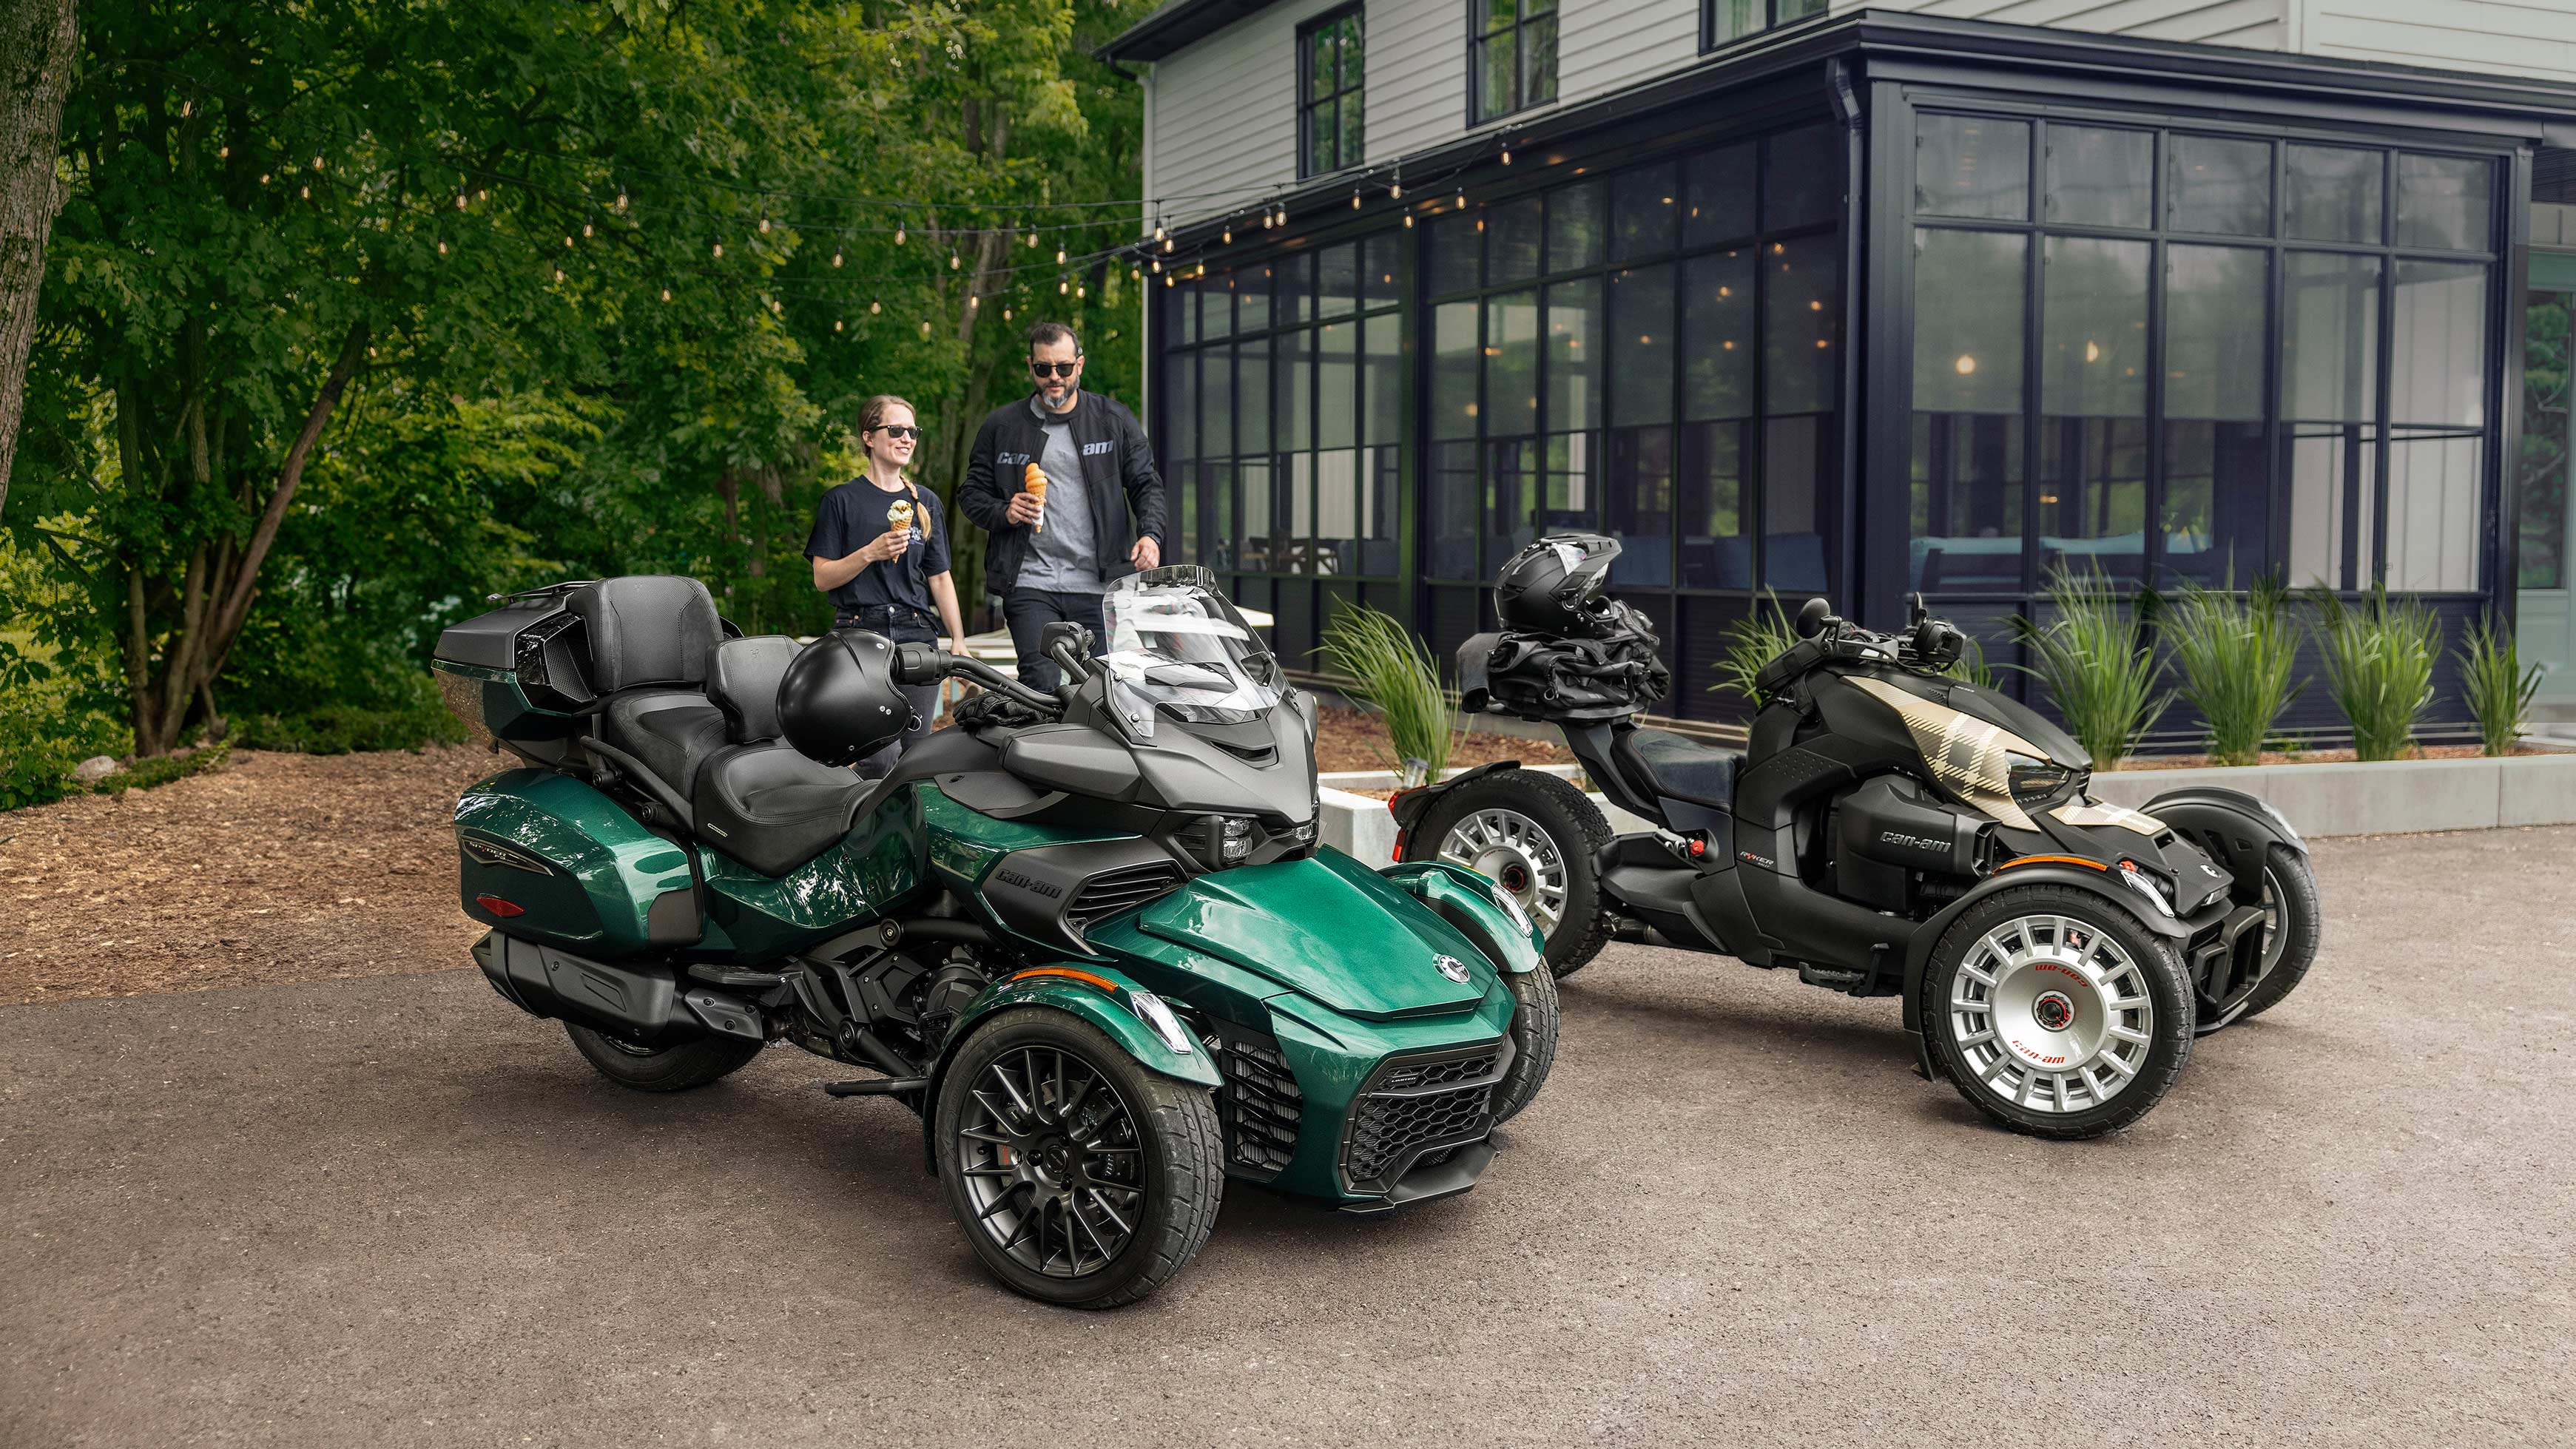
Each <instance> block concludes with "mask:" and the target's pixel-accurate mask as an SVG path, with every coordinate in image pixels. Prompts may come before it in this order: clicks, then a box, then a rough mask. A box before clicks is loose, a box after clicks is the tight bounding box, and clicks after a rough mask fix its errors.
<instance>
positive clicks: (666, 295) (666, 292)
mask: <svg viewBox="0 0 2576 1449" xmlns="http://www.w3.org/2000/svg"><path fill="white" fill-rule="evenodd" d="M662 300H663V301H665V302H668V301H670V300H671V289H670V288H668V287H664V288H663V289H662Z"/></svg>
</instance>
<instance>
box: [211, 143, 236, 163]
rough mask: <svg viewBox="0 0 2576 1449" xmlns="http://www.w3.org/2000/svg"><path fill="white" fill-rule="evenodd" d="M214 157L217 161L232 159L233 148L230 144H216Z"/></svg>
mask: <svg viewBox="0 0 2576 1449" xmlns="http://www.w3.org/2000/svg"><path fill="white" fill-rule="evenodd" d="M215 159H216V160H218V161H230V160H231V159H233V148H232V147H230V146H217V147H216V148H215Z"/></svg>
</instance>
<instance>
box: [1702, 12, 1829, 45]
mask: <svg viewBox="0 0 2576 1449" xmlns="http://www.w3.org/2000/svg"><path fill="white" fill-rule="evenodd" d="M1830 5H1831V0H1700V36H1701V39H1702V40H1703V42H1704V44H1703V45H1702V46H1701V47H1700V48H1701V49H1703V50H1710V49H1714V48H1716V47H1718V46H1721V45H1731V44H1733V43H1734V42H1736V41H1739V40H1742V39H1744V38H1745V37H1746V36H1750V35H1759V34H1761V33H1762V32H1763V31H1765V30H1769V29H1770V28H1772V27H1773V26H1775V25H1787V24H1789V23H1790V22H1791V21H1795V20H1805V19H1808V18H1810V17H1813V16H1817V15H1822V14H1824V13H1825V11H1826V10H1827V9H1828V8H1829V7H1830Z"/></svg>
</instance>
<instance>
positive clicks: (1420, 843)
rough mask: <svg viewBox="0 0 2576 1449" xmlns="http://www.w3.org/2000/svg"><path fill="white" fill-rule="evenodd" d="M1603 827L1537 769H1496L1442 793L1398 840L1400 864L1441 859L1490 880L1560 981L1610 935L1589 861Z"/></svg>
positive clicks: (1606, 836) (1578, 796) (1596, 815)
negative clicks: (1539, 938)
mask: <svg viewBox="0 0 2576 1449" xmlns="http://www.w3.org/2000/svg"><path fill="white" fill-rule="evenodd" d="M1609 843H1610V822H1609V821H1608V820H1606V819H1603V818H1602V815H1601V809H1600V807H1599V806H1596V805H1594V804H1593V803H1592V802H1591V801H1590V800H1588V799H1585V798H1584V795H1583V792H1582V791H1580V790H1577V789H1575V788H1574V787H1573V786H1572V785H1569V784H1567V783H1566V782H1565V781H1563V780H1560V779H1558V778H1557V777H1556V776H1554V775H1549V774H1543V773H1541V772H1539V771H1537V770H1503V771H1500V772H1498V773H1495V774H1492V775H1487V776H1485V777H1483V778H1481V779H1478V780H1473V781H1470V782H1468V783H1467V784H1465V785H1461V786H1459V787H1458V788H1457V789H1454V790H1451V791H1449V792H1447V793H1446V794H1444V795H1442V796H1441V797H1440V798H1439V799H1438V800H1437V801H1435V802H1434V803H1433V804H1432V807H1431V809H1430V811H1429V812H1428V813H1427V814H1425V815H1424V816H1423V818H1422V820H1421V821H1420V822H1419V823H1418V824H1416V825H1415V826H1414V828H1413V830H1412V832H1411V833H1410V834H1409V835H1407V836H1406V837H1405V846H1404V858H1405V859H1406V860H1440V861H1447V862H1448V863H1449V864H1451V865H1463V866H1465V867H1466V868H1467V869H1469V870H1472V871H1475V872H1477V873H1478V874H1480V875H1483V876H1486V877H1488V878H1490V879H1491V880H1492V881H1493V882H1494V883H1495V884H1496V885H1499V886H1501V887H1502V888H1503V889H1504V890H1505V891H1506V892H1508V893H1509V894H1510V895H1511V897H1512V899H1514V900H1516V901H1518V902H1520V904H1521V909H1523V910H1525V911H1527V912H1529V914H1530V919H1531V920H1533V921H1535V922H1537V923H1538V928H1539V931H1540V933H1541V934H1543V935H1544V936H1545V937H1546V938H1547V966H1548V970H1550V971H1552V972H1554V973H1555V974H1556V976H1557V977H1558V978H1559V979H1560V980H1561V979H1563V978H1565V977H1567V976H1571V975H1573V974H1574V973H1575V971H1576V970H1577V969H1579V968H1581V967H1582V965H1583V964H1584V963H1585V962H1587V961H1590V960H1591V959H1592V958H1593V957H1594V956H1597V955H1599V954H1600V953H1601V947H1602V944H1603V943H1604V942H1605V941H1607V940H1608V939H1609V937H1610V925H1609V921H1608V920H1607V919H1606V918H1605V917H1604V916H1603V915H1602V913H1601V882H1600V876H1599V874H1598V873H1597V872H1596V871H1595V870H1594V868H1593V857H1594V856H1595V855H1596V854H1597V853H1599V851H1600V849H1601V847H1603V846H1605V845H1607V844H1609Z"/></svg>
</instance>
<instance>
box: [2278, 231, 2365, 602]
mask: <svg viewBox="0 0 2576 1449" xmlns="http://www.w3.org/2000/svg"><path fill="white" fill-rule="evenodd" d="M2284 265H2285V267H2286V268H2287V290H2288V299H2287V303H2286V305H2287V308H2288V311H2287V313H2286V314H2285V315H2284V316H2283V318H2282V326H2281V373H2282V386H2281V393H2282V408H2283V411H2284V413H2285V414H2286V415H2287V426H2286V427H2285V428H2284V430H2283V431H2284V434H2285V441H2286V446H2287V448H2288V449H2289V462H2288V466H2287V468H2286V469H2285V470H2284V471H2285V472H2286V473H2287V474H2288V477H2289V485H2290V537H2289V540H2288V542H2289V577H2290V582H2291V583H2292V584H2309V583H2323V584H2326V585H2328V586H2329V587H2333V588H2365V587H2368V585H2369V574H2370V568H2371V560H2372V559H2373V558H2374V557H2375V554H2374V552H2373V544H2372V524H2373V522H2374V520H2375V515H2376V513H2377V508H2376V490H2375V488H2374V486H2373V479H2372V468H2371V461H2372V459H2371V455H2372V452H2373V445H2374V444H2375V443H2376V441H2377V435H2378V429H2377V426H2376V425H2377V423H2378V420H2379V395H2378V378H2379V278H2380V259H2379V258H2378V257H2375V256H2345V255H2340V254H2336V253H2331V252H2292V253H2290V254H2289V255H2288V256H2287V257H2286V258H2285V259H2284Z"/></svg>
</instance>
